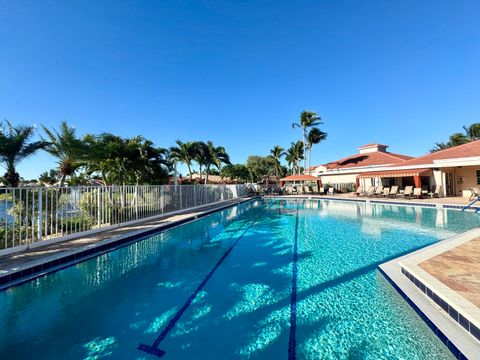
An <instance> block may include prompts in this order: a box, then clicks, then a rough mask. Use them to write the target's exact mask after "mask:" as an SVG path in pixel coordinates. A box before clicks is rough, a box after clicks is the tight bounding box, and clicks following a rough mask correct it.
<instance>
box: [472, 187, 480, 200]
mask: <svg viewBox="0 0 480 360" xmlns="http://www.w3.org/2000/svg"><path fill="white" fill-rule="evenodd" d="M470 192H471V194H470V199H469V201H472V200H473V199H476V198H478V197H479V196H480V193H479V191H478V188H475V187H472V188H470Z"/></svg>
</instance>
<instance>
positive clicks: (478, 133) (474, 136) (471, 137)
mask: <svg viewBox="0 0 480 360" xmlns="http://www.w3.org/2000/svg"><path fill="white" fill-rule="evenodd" d="M463 130H464V131H465V134H462V133H454V134H452V135H450V137H449V139H448V141H447V142H437V143H435V146H434V148H433V149H431V150H430V152H436V151H440V150H445V149H448V148H451V147H454V146H458V145H463V144H466V143H469V142H470V141H475V140H479V139H480V123H473V124H471V125H470V126H463Z"/></svg>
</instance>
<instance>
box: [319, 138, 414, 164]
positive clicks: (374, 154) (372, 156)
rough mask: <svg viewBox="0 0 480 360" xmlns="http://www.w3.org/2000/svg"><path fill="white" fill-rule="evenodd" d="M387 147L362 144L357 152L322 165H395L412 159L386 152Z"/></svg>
mask: <svg viewBox="0 0 480 360" xmlns="http://www.w3.org/2000/svg"><path fill="white" fill-rule="evenodd" d="M387 148H388V145H383V144H367V145H363V146H360V147H359V148H358V150H359V153H358V154H355V155H351V156H347V157H345V158H342V159H339V160H336V161H331V162H329V163H327V164H323V165H322V166H324V167H326V168H327V169H329V170H332V169H344V168H355V167H366V166H378V165H397V164H400V163H403V162H405V161H406V160H410V159H413V158H412V157H411V156H407V155H402V154H396V153H391V152H388V151H387ZM402 165H403V164H402Z"/></svg>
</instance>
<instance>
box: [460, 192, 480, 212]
mask: <svg viewBox="0 0 480 360" xmlns="http://www.w3.org/2000/svg"><path fill="white" fill-rule="evenodd" d="M477 201H480V196H477V198H476V199H475V200H473V201H472V202H470V203H469V204H468V205H466V206H464V207H463V208H462V211H465V210H467V209H470V208H471V207H472V205H473V204H475V203H476V202H477ZM479 211H480V208H477V209H476V210H475V212H476V213H478V212H479Z"/></svg>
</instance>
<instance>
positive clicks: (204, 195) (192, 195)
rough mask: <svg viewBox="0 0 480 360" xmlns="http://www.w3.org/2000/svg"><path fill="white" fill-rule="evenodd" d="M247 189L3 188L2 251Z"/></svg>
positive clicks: (0, 204) (239, 193) (234, 195)
mask: <svg viewBox="0 0 480 360" xmlns="http://www.w3.org/2000/svg"><path fill="white" fill-rule="evenodd" d="M244 195H245V190H244V187H243V185H178V186H174V185H144V186H81V187H61V188H59V187H55V188H54V187H50V188H44V187H38V188H3V189H0V253H5V252H9V251H6V250H5V249H11V248H18V247H19V246H22V247H26V246H28V245H31V244H36V243H38V242H40V241H45V240H50V239H59V238H62V239H63V238H66V237H74V236H79V235H81V233H87V232H92V231H95V230H96V231H98V230H101V229H104V228H108V227H111V226H114V225H119V224H124V223H128V222H131V221H136V220H141V219H146V218H148V217H151V216H156V215H161V214H166V213H171V212H175V211H178V210H182V209H187V208H193V207H196V206H201V205H206V204H210V203H214V202H218V201H222V200H228V199H234V198H238V197H241V196H244Z"/></svg>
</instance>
